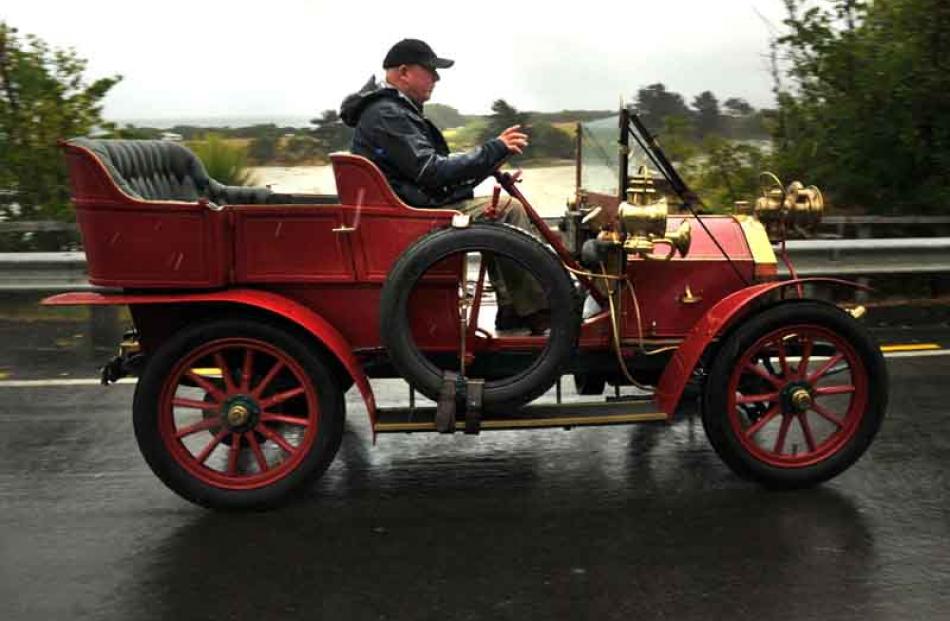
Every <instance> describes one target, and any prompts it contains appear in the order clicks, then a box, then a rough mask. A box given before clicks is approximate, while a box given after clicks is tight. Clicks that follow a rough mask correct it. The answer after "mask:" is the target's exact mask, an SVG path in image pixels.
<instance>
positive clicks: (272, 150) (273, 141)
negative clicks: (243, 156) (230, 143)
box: [247, 135, 277, 164]
mask: <svg viewBox="0 0 950 621" xmlns="http://www.w3.org/2000/svg"><path fill="white" fill-rule="evenodd" d="M247 154H248V156H249V157H250V158H251V159H252V160H254V161H255V162H256V163H258V164H266V163H268V162H272V161H274V160H275V159H277V136H270V135H264V136H258V137H257V138H255V139H253V140H252V141H251V144H250V146H249V147H248V148H247Z"/></svg>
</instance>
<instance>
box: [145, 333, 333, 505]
mask: <svg viewBox="0 0 950 621" xmlns="http://www.w3.org/2000/svg"><path fill="white" fill-rule="evenodd" d="M338 381H339V380H338V379H337V377H336V374H335V373H334V372H333V371H332V369H331V368H330V365H328V364H327V363H326V361H325V360H324V359H323V357H322V355H321V353H320V351H319V350H318V349H317V347H316V344H315V343H311V342H309V341H307V340H306V339H305V338H301V335H298V334H291V333H289V332H288V331H286V330H285V329H283V328H281V327H279V326H276V325H272V324H270V323H267V322H265V321H255V320H239V319H225V320H219V321H215V322H211V323H206V324H200V325H196V326H193V327H191V328H188V329H185V330H184V331H182V332H181V333H179V334H177V335H175V336H174V337H172V338H171V339H169V340H168V341H166V343H165V344H164V345H163V346H162V347H161V348H159V350H158V351H157V352H155V354H154V355H153V356H151V357H150V359H149V362H148V364H147V366H146V369H145V372H144V373H143V374H142V377H141V379H140V380H139V384H138V387H137V388H136V395H135V405H134V422H135V431H136V438H137V439H138V441H139V447H140V449H141V450H142V454H143V455H144V456H145V458H146V461H147V462H148V464H149V466H150V467H151V468H152V470H153V471H154V472H155V473H156V474H157V475H158V476H159V477H160V478H161V479H162V480H163V481H164V482H165V483H166V485H168V486H169V487H170V488H171V489H172V490H173V491H175V492H176V493H178V494H179V495H181V496H183V497H185V498H187V499H188V500H192V501H194V502H198V503H199V504H204V505H207V506H212V507H216V508H253V507H260V506H268V505H273V504H276V503H278V502H280V501H281V500H283V499H284V498H286V497H287V496H288V495H290V494H291V493H292V492H293V491H296V490H297V489H299V488H300V487H301V486H302V485H303V484H304V483H305V482H306V481H307V480H309V479H311V478H312V477H314V476H316V475H318V474H320V473H322V472H323V470H324V469H326V467H327V466H328V465H329V463H330V461H331V460H332V458H333V456H334V454H335V453H336V450H337V448H338V446H339V443H340V438H341V436H342V428H343V425H342V423H343V397H342V391H341V390H340V387H339V385H338Z"/></svg>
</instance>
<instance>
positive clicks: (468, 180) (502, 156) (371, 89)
mask: <svg viewBox="0 0 950 621" xmlns="http://www.w3.org/2000/svg"><path fill="white" fill-rule="evenodd" d="M453 64H454V61H452V60H448V59H445V58H439V57H438V56H436V54H435V52H433V51H432V48H431V47H429V46H428V45H427V44H426V43H425V42H423V41H420V40H418V39H403V40H402V41H399V42H398V43H396V44H395V45H394V46H392V48H391V49H390V50H389V52H388V53H387V54H386V57H385V59H384V60H383V69H385V77H384V79H383V80H382V81H381V82H378V83H377V82H376V81H375V78H372V79H370V81H369V82H367V84H366V85H364V86H363V88H362V89H360V91H359V92H358V93H354V94H352V95H350V96H348V97H347V98H346V99H345V100H344V101H343V104H342V106H341V109H340V117H341V118H342V120H343V122H344V123H346V124H347V125H349V126H350V127H354V128H355V130H356V131H355V133H354V135H353V144H352V147H351V151H352V152H353V153H354V154H356V155H362V156H363V157H366V158H368V159H370V160H372V161H373V162H374V163H375V164H376V165H377V166H378V167H379V168H380V170H381V171H382V172H383V174H384V175H386V178H387V180H388V181H389V184H390V186H391V187H392V189H393V191H394V192H395V193H396V194H397V195H398V196H399V197H400V198H401V199H402V200H403V201H404V202H405V203H407V204H409V205H412V206H413V207H422V208H425V207H431V208H435V207H438V208H445V209H456V210H458V211H461V212H463V213H466V214H471V215H473V216H474V217H476V218H477V217H478V216H479V215H480V214H481V213H482V211H483V210H484V209H485V208H486V207H488V206H489V204H490V203H491V197H478V198H476V197H474V191H473V190H474V188H475V186H477V185H478V184H479V183H481V182H482V181H484V180H485V179H486V178H487V177H488V176H490V175H491V174H492V172H494V171H495V170H496V169H497V168H498V167H499V166H500V165H501V164H502V163H503V162H504V161H505V160H506V159H507V158H508V157H509V156H510V155H512V154H520V153H522V152H523V151H524V149H525V148H526V147H527V146H528V136H527V135H526V134H525V133H524V132H523V131H521V127H520V126H519V125H515V126H513V127H509V128H508V129H506V130H505V131H503V132H502V133H501V134H500V135H499V136H498V137H497V138H493V139H491V140H489V141H488V142H486V143H484V144H482V145H480V146H478V147H475V148H474V149H472V150H471V151H468V152H465V153H456V154H450V153H449V148H448V144H447V143H446V141H445V138H444V137H443V136H442V132H441V131H440V130H439V128H438V127H436V126H435V124H433V123H432V122H431V121H430V120H429V119H427V118H426V117H425V115H424V113H423V105H424V104H425V102H426V101H428V100H429V99H430V97H431V96H432V90H433V88H435V84H436V82H438V81H439V73H438V70H439V69H447V68H449V67H451V66H452V65H453ZM500 220H501V221H502V222H505V223H507V224H511V225H514V226H517V227H519V228H521V229H524V230H527V231H532V230H533V229H532V226H531V221H530V220H529V219H528V216H527V215H526V214H525V211H524V207H523V206H522V205H521V203H520V202H519V201H517V200H514V199H512V200H511V203H510V205H508V207H507V209H505V210H504V211H503V212H502V215H501V217H500ZM490 277H491V281H492V284H493V286H494V287H495V293H496V296H497V298H498V313H497V315H496V317H495V327H496V329H499V330H512V329H519V328H528V329H529V330H530V331H531V332H532V333H533V334H541V333H543V331H544V329H545V328H546V327H547V323H548V313H547V308H546V298H545V295H544V292H543V291H542V290H541V287H540V286H539V284H538V283H537V282H536V281H535V280H534V279H533V278H525V277H524V275H523V274H522V273H521V272H520V271H519V269H518V268H517V267H516V266H514V265H513V264H512V263H510V262H508V261H505V260H499V261H495V262H494V263H493V265H492V270H491V271H490Z"/></svg>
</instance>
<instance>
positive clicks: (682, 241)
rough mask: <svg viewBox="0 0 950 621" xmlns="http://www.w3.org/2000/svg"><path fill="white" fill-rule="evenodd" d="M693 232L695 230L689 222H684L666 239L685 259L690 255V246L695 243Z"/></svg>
mask: <svg viewBox="0 0 950 621" xmlns="http://www.w3.org/2000/svg"><path fill="white" fill-rule="evenodd" d="M692 231H693V229H692V227H691V226H690V225H689V220H683V222H682V223H680V225H679V226H678V227H676V231H674V232H673V233H672V234H671V235H667V236H666V239H668V240H669V241H670V245H672V246H673V247H674V248H676V249H677V250H678V251H679V253H680V256H681V257H685V256H686V255H687V254H689V247H690V244H692V243H693V233H692Z"/></svg>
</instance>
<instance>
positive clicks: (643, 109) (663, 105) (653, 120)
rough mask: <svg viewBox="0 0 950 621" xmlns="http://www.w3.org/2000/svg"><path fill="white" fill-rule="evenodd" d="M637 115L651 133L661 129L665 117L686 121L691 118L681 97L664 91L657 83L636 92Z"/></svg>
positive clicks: (662, 86)
mask: <svg viewBox="0 0 950 621" xmlns="http://www.w3.org/2000/svg"><path fill="white" fill-rule="evenodd" d="M637 114H638V115H639V116H640V119H641V120H642V121H643V124H644V125H646V126H647V129H649V130H650V131H651V132H653V133H657V132H659V131H660V130H661V129H663V127H664V123H665V122H666V119H667V117H679V118H684V119H688V118H690V117H691V116H692V114H691V113H690V109H689V108H688V107H687V106H686V102H685V101H683V97H682V95H680V94H679V93H674V92H672V91H668V90H666V86H665V85H663V84H662V83H659V82H658V83H656V84H650V85H649V86H646V87H644V88H641V89H640V90H639V91H637Z"/></svg>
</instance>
